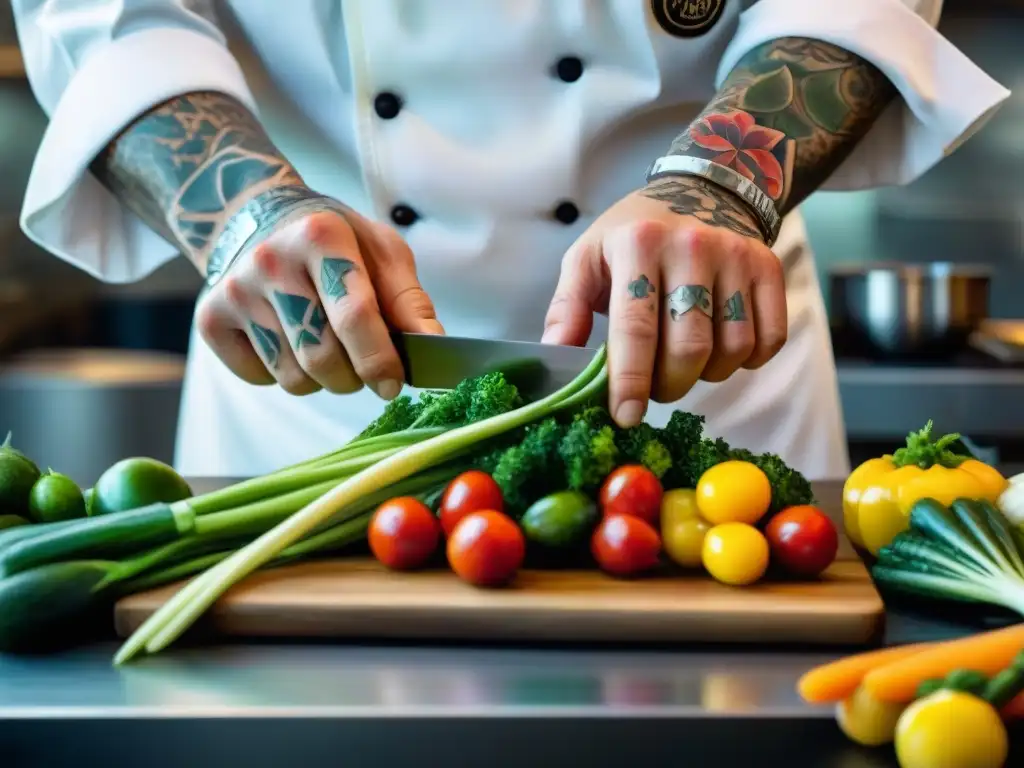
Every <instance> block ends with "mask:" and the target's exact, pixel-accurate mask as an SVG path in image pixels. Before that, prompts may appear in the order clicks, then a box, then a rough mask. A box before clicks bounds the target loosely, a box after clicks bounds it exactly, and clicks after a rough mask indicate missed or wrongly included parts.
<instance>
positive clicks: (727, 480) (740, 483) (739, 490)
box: [697, 461, 772, 525]
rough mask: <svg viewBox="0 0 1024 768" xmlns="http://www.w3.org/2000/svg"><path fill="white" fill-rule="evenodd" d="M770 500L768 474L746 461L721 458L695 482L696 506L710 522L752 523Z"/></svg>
mask: <svg viewBox="0 0 1024 768" xmlns="http://www.w3.org/2000/svg"><path fill="white" fill-rule="evenodd" d="M771 503H772V485H771V483H770V482H769V481H768V476H767V475H766V474H765V473H764V472H762V471H761V469H760V468H758V467H756V466H754V465H753V464H751V463H750V462H749V461H723V462H722V463H721V464H716V465H715V466H713V467H711V469H709V470H707V471H706V472H705V473H704V474H703V475H701V478H700V480H698V481H697V509H699V510H700V514H701V517H703V518H704V519H705V520H707V521H708V522H709V523H711V524H712V525H720V524H722V523H749V524H750V525H753V524H754V523H756V522H757V521H758V520H760V519H761V518H762V517H764V514H765V512H767V511H768V507H770V506H771Z"/></svg>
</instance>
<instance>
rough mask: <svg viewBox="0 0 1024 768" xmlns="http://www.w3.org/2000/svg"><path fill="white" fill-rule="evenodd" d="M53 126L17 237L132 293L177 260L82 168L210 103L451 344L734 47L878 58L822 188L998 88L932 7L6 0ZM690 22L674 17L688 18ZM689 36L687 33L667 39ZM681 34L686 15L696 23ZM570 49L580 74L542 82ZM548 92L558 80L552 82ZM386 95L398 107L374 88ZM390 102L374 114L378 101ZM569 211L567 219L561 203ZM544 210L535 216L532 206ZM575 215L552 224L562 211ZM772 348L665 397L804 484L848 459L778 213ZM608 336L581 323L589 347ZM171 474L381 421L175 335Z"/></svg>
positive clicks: (492, 308) (571, 234) (558, 250)
mask: <svg viewBox="0 0 1024 768" xmlns="http://www.w3.org/2000/svg"><path fill="white" fill-rule="evenodd" d="M13 7H14V12H15V19H16V23H17V29H18V34H19V38H20V42H21V45H22V51H23V53H24V57H25V63H26V66H27V70H28V76H29V80H30V82H31V85H32V88H33V90H34V92H35V94H36V96H37V98H38V99H39V101H40V103H41V104H42V106H43V107H44V108H45V110H46V111H47V112H48V113H49V115H50V118H51V120H50V124H49V127H48V130H47V132H46V135H45V137H44V139H43V141H42V145H41V147H40V149H39V153H38V156H37V157H36V160H35V164H34V166H33V169H32V174H31V178H30V181H29V186H28V191H27V193H26V197H25V202H24V208H23V211H22V216H21V224H22V227H23V229H24V231H25V232H26V233H27V234H28V236H29V237H31V238H32V239H33V240H34V241H35V242H37V243H38V244H40V245H41V246H42V247H44V248H46V249H47V250H49V251H51V252H52V253H54V254H56V255H57V256H58V257H60V258H62V259H65V260H67V261H69V262H71V263H73V264H76V265H77V266H79V267H80V268H82V269H83V270H86V271H87V272H89V273H91V274H93V275H95V276H96V277H98V278H100V279H102V280H105V281H108V282H112V283H117V282H127V281H133V280H138V279H139V278H141V277H143V276H145V275H146V274H148V273H149V272H151V271H152V270H153V269H155V268H156V267H157V266H159V265H160V264H162V263H164V262H166V261H167V260H168V259H171V258H173V257H175V256H176V255H177V252H176V249H175V248H174V247H172V246H171V245H169V244H168V243H166V242H165V241H163V240H162V239H161V238H160V237H158V236H157V235H156V234H155V233H154V232H152V231H151V230H150V229H149V228H147V227H146V226H145V225H144V224H143V223H142V222H141V221H140V220H139V219H137V218H136V217H135V216H134V215H133V214H132V213H130V212H129V211H128V210H127V209H126V208H125V207H124V206H122V205H121V204H120V203H119V202H118V201H117V200H116V199H115V198H114V196H113V195H111V194H110V193H109V192H107V191H106V190H105V189H104V188H103V187H102V186H101V185H100V184H99V182H98V181H97V180H96V179H95V178H94V177H93V176H91V175H90V174H89V172H88V167H87V166H88V164H89V162H90V161H91V160H92V158H93V157H95V156H96V154H97V153H98V152H99V151H100V150H101V149H102V148H103V147H104V146H105V145H106V144H107V143H108V142H109V141H110V140H111V139H112V138H113V137H114V136H115V135H116V134H117V133H118V132H119V131H120V130H121V129H122V128H123V127H124V126H125V125H126V124H127V123H128V122H129V121H131V120H132V119H133V118H135V117H136V116H138V115H139V114H141V113H143V112H145V111H146V110H147V109H149V108H150V107H152V106H154V105H156V104H158V103H160V102H161V101H163V100H166V99H168V98H171V97H173V96H176V95H180V94H183V93H186V92H190V91H202V90H215V91H221V92H225V93H228V94H231V95H233V96H235V97H236V98H238V99H240V100H241V101H242V102H244V103H245V104H247V105H249V106H250V107H251V108H252V109H253V110H254V111H257V112H258V113H259V114H260V116H261V118H262V120H263V122H264V124H265V126H266V127H267V129H268V131H269V133H270V135H271V137H272V138H273V140H274V141H275V142H276V144H277V146H278V147H279V148H280V149H281V151H282V152H283V153H284V155H285V156H286V157H288V158H289V159H290V160H291V161H292V163H293V164H294V165H295V166H296V168H297V170H298V171H299V173H300V174H301V175H302V176H303V177H304V178H305V179H306V181H307V182H308V183H309V184H310V185H311V186H312V187H313V188H315V189H317V190H319V191H321V192H323V193H326V194H330V195H332V196H334V197H336V198H338V199H340V200H342V201H344V202H346V203H347V204H349V205H351V206H353V207H354V208H356V209H357V210H359V211H360V212H362V213H363V214H365V215H367V216H370V217H373V218H377V219H381V220H388V219H389V217H390V216H391V215H392V212H393V210H394V209H395V207H396V206H407V207H408V208H411V209H412V210H413V211H415V213H416V214H417V216H418V218H417V219H416V220H415V222H413V223H412V224H410V225H408V226H403V227H401V228H400V231H401V232H402V234H403V235H404V237H405V238H406V240H407V241H408V242H409V244H410V246H411V247H412V250H413V252H414V254H415V255H416V259H417V265H418V270H419V273H420V277H421V280H422V282H423V284H424V287H425V288H426V289H427V291H428V292H429V294H430V295H431V296H432V297H433V299H434V302H435V304H436V307H437V310H438V314H439V317H440V320H441V321H442V323H443V324H444V325H445V327H446V329H447V331H448V332H449V333H450V334H453V335H461V336H477V337H489V338H509V339H528V340H536V339H538V338H539V337H540V335H541V331H542V326H543V320H544V315H545V310H546V307H547V303H548V301H549V299H550V297H551V294H552V291H553V289H554V286H555V283H556V280H557V276H558V271H559V262H560V259H561V256H562V254H563V252H564V251H565V249H566V248H567V247H568V246H569V245H570V244H571V243H572V242H573V240H574V239H575V238H576V237H577V236H578V235H579V234H580V233H581V232H583V231H584V229H585V228H586V227H587V226H588V225H589V224H590V222H591V221H592V220H593V219H594V218H595V217H596V216H598V215H599V214H600V213H601V212H602V211H603V210H604V209H605V208H607V207H608V206H609V205H611V204H612V203H613V202H615V201H616V200H617V199H619V198H621V197H622V196H623V195H625V194H627V193H628V192H630V191H631V190H633V189H636V188H637V187H639V186H641V185H642V183H643V174H644V171H645V169H646V167H647V165H648V164H649V163H650V161H651V160H652V159H654V158H656V157H658V156H660V155H661V154H663V153H664V151H665V149H666V148H667V147H668V145H669V143H670V141H671V140H672V138H673V137H674V136H675V135H677V134H678V133H679V132H680V131H682V130H683V129H684V128H685V127H686V125H687V124H688V123H689V121H690V120H691V119H692V117H693V116H694V115H695V114H696V113H697V111H698V110H699V109H700V108H701V107H702V106H703V105H704V104H705V103H707V101H708V100H709V99H710V98H711V96H712V95H713V93H714V91H715V89H716V87H717V86H718V85H719V84H720V83H721V82H722V80H723V79H724V78H725V77H726V75H727V74H728V73H729V71H730V70H731V69H732V68H733V67H734V66H735V65H736V63H737V62H738V61H739V60H740V58H741V57H742V56H743V55H744V54H746V53H747V52H748V51H750V50H751V49H753V48H754V47H756V46H758V45H760V44H762V43H765V42H768V41H770V40H773V39H777V38H779V37H785V36H799V37H807V38H815V39H820V40H823V41H825V42H829V43H833V44H835V45H839V46H841V47H843V48H845V49H847V50H850V51H852V52H854V53H857V54H858V55H860V56H861V57H863V58H865V59H867V60H868V61H871V62H873V63H874V64H875V65H876V66H878V67H879V68H880V69H881V70H882V71H883V72H884V73H885V74H886V75H887V76H888V77H889V79H890V80H891V81H892V82H893V83H894V84H895V85H896V87H897V88H898V89H899V93H900V96H901V98H900V99H899V100H897V101H896V102H895V103H894V104H892V106H891V108H889V109H888V110H887V111H886V112H885V113H884V114H883V115H882V117H881V118H880V119H879V120H878V121H877V123H876V124H875V125H874V127H873V128H872V129H871V130H870V132H869V133H868V135H867V136H866V137H865V138H864V140H863V141H862V142H861V143H860V144H859V146H858V147H857V148H856V149H855V150H854V152H853V153H852V154H851V155H850V157H849V158H848V159H847V160H846V161H845V162H844V163H843V164H842V166H841V167H840V168H839V169H838V170H837V171H836V172H835V173H834V174H833V175H832V177H831V178H830V179H829V180H828V181H827V183H826V184H825V186H824V188H825V189H830V190H843V189H862V188H867V187H874V186H881V185H891V184H905V183H907V182H910V181H912V180H913V179H916V178H917V177H918V176H920V175H921V174H923V173H924V172H925V171H927V170H928V169H929V168H931V167H932V166H933V165H934V164H935V163H936V162H938V161H939V160H940V159H941V158H942V157H943V156H944V155H946V154H947V153H949V152H950V151H952V150H953V149H954V148H956V147H957V146H958V145H959V144H960V143H961V142H962V141H964V140H965V139H966V138H968V137H969V136H970V135H971V134H972V133H974V132H975V131H976V130H977V129H978V128H979V127H980V126H981V124H982V123H984V122H985V120H986V119H987V118H989V117H990V116H991V114H992V113H993V112H994V110H995V109H996V108H997V107H998V105H999V104H1001V103H1002V102H1003V101H1004V100H1005V99H1006V98H1007V96H1008V92H1007V91H1006V89H1004V88H1003V87H1001V86H1000V85H999V84H998V83H996V82H995V81H993V80H992V79H991V78H990V77H988V75H986V74H985V73H984V72H982V71H981V70H980V69H978V68H977V67H976V66H975V65H974V64H973V63H972V62H971V61H969V60H968V59H967V58H966V57H965V56H964V55H963V54H962V53H961V52H959V51H958V50H957V49H956V48H955V47H954V46H952V45H951V44H950V43H949V42H948V41H947V40H945V39H944V38H943V37H942V36H941V35H939V34H938V33H937V32H936V31H935V29H934V25H935V24H936V23H937V20H938V16H939V12H940V8H941V0H856V1H855V2H853V1H851V0H707V1H705V0H702V1H701V2H681V0H289V1H288V2H284V0H223V2H213V0H208V1H203V0H13ZM687 14H688V15H687ZM687 25H689V26H688V28H684V27H687ZM701 25H703V26H701ZM573 57H575V58H576V59H579V61H580V62H581V63H582V70H583V71H582V76H580V77H579V78H578V79H575V80H573V79H572V77H571V76H570V77H567V78H565V79H563V76H560V75H559V72H560V69H559V67H558V64H559V62H560V61H563V60H565V59H571V58H573ZM566 80H571V81H570V82H567V81H566ZM382 93H391V94H393V95H395V96H397V97H398V98H399V99H400V107H401V108H400V109H399V111H398V114H397V115H392V114H390V113H387V112H386V111H382V113H381V114H378V112H377V111H375V103H378V102H379V100H378V99H377V98H376V97H377V96H379V95H380V94H382ZM393 104H394V102H392V105H393ZM566 203H570V204H571V205H565V204H566ZM556 210H557V211H559V215H555V213H554V212H555V211H556ZM574 212H578V218H576V219H575V220H573V216H572V214H573V213H574ZM775 251H776V253H777V254H778V256H779V257H780V258H781V259H783V261H784V263H785V266H786V279H787V297H788V307H789V325H790V327H789V342H788V344H787V345H786V346H785V348H784V349H783V350H782V352H780V353H779V355H778V356H777V357H776V358H775V359H774V360H773V361H771V362H770V363H769V364H768V365H766V366H764V367H763V368H761V369H760V370H758V371H739V372H738V373H736V374H735V375H734V376H732V377H731V378H730V379H729V380H728V381H726V382H724V383H720V384H705V383H703V382H702V383H699V384H698V385H697V386H696V387H695V388H694V389H693V390H692V391H691V392H690V393H689V394H688V395H687V396H686V397H685V398H684V399H683V400H682V401H681V402H680V403H677V404H674V405H672V406H660V405H653V404H652V406H651V408H650V410H649V414H648V418H649V420H650V421H651V422H652V423H655V424H659V423H663V422H664V421H665V420H666V419H667V418H668V415H669V413H670V412H671V410H672V408H674V407H681V408H684V409H687V410H691V411H696V412H699V413H703V414H705V415H706V416H707V418H708V430H709V432H711V433H713V434H715V435H720V436H723V437H725V438H726V439H727V440H729V441H730V442H733V443H735V444H738V445H743V446H745V447H748V448H750V449H752V450H755V451H764V450H772V451H775V452H778V453H780V454H781V455H782V456H783V457H784V458H786V459H787V460H789V461H790V462H792V463H793V464H795V465H796V466H797V467H799V468H800V469H802V470H803V471H804V472H806V473H807V474H808V475H809V476H810V477H811V478H814V479H816V478H827V477H841V476H843V475H844V474H845V473H846V472H847V471H848V459H847V453H846V444H845V435H844V430H843V425H842V417H841V412H840V406H839V399H838V390H837V383H836V374H835V367H834V363H833V359H832V352H831V346H830V343H829V337H828V331H827V322H826V316H825V312H824V308H823V302H822V297H821V292H820V288H819V285H818V281H817V277H816V273H815V269H814V264H813V260H812V257H811V254H810V252H809V250H808V247H807V243H806V237H805V231H804V228H803V224H802V222H801V220H800V218H799V215H798V214H796V213H793V214H790V215H789V216H788V218H787V220H786V222H785V223H784V226H783V229H782V233H781V236H780V238H779V241H778V243H777V244H776V246H775ZM605 332H606V322H605V320H604V318H598V322H597V327H596V328H595V331H594V336H593V337H592V343H594V344H596V343H599V342H600V341H601V340H602V338H603V337H604V334H605ZM192 342H193V343H192V346H191V352H190V360H189V363H188V368H187V378H186V383H185V388H184V395H183V403H182V416H181V421H180V428H179V430H180V431H179V436H178V451H177V466H178V468H179V470H180V471H182V472H184V473H186V474H191V475H221V476H243V475H252V474H256V473H262V472H266V471H270V470H273V469H275V468H278V467H280V466H282V465H286V464H290V463H293V462H297V461H300V460H302V459H304V458H307V457H309V456H313V455H316V454H319V453H322V452H326V451H328V450H331V449H333V448H335V447H337V446H338V445H339V444H341V443H342V442H344V441H345V440H347V439H348V438H350V437H352V436H353V435H354V434H355V433H356V432H357V431H358V430H359V429H361V428H362V427H363V426H364V425H365V424H366V423H367V422H368V421H369V420H370V419H371V418H372V417H374V416H375V415H376V414H377V413H378V412H379V411H380V409H381V407H382V403H381V401H379V400H378V399H377V398H376V396H375V395H373V394H372V393H370V392H369V390H364V391H362V392H360V393H357V394H354V395H345V396H338V395H332V394H329V393H326V392H320V393H317V394H314V395H310V396H307V397H302V398H299V397H293V396H291V395H288V394H287V393H285V392H283V391H282V390H281V389H280V388H277V387H254V386H250V385H248V384H246V383H244V382H242V381H240V380H238V379H237V378H235V377H234V376H233V375H232V374H231V373H230V372H229V371H228V370H227V368H225V367H224V365H223V364H222V363H221V362H220V361H219V360H218V359H217V358H216V357H215V356H214V355H213V354H212V352H211V351H210V350H209V349H208V348H207V347H206V346H205V345H204V344H203V342H202V341H201V340H200V339H199V338H198V336H197V335H196V334H195V333H194V332H193V338H192Z"/></svg>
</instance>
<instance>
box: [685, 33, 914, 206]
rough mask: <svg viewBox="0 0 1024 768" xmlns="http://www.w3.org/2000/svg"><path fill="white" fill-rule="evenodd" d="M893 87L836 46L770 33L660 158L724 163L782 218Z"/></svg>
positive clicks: (825, 173) (835, 161)
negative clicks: (763, 196) (764, 197)
mask: <svg viewBox="0 0 1024 768" xmlns="http://www.w3.org/2000/svg"><path fill="white" fill-rule="evenodd" d="M896 93H897V92H896V88H895V87H894V86H893V84H892V83H891V82H890V81H889V80H888V78H887V77H886V76H885V74H883V73H882V72H881V70H879V69H878V68H877V67H876V66H874V65H873V64H871V63H870V62H868V61H867V60H865V59H862V58H861V57H859V56H857V55H856V54H854V53H851V52H849V51H847V50H844V49H843V48H841V47H839V46H836V45H832V44H831V43H825V42H821V41H819V40H811V39H807V38H799V37H784V38H778V39H775V40H772V41H770V42H767V43H764V44H762V45H759V46H757V47H756V48H754V49H752V50H751V51H749V52H748V53H747V54H746V55H745V56H743V58H742V59H740V60H739V61H738V62H737V63H736V66H735V67H734V68H733V70H732V71H731V72H730V73H729V75H728V77H727V78H726V79H725V82H723V83H722V87H721V89H720V90H719V92H718V93H717V94H716V95H715V96H714V98H713V99H712V100H711V103H710V104H708V106H707V107H706V108H705V109H704V111H703V113H701V115H700V116H698V118H697V119H696V120H695V121H694V122H693V123H692V124H691V126H690V127H689V128H688V129H687V130H686V131H684V132H683V133H681V134H679V136H677V137H676V139H675V140H674V141H673V142H672V146H671V147H670V148H669V154H673V155H683V156H688V157H697V158H701V159H704V160H710V161H711V162H715V163H719V164H721V165H724V166H726V167H727V168H731V169H732V170H734V171H736V172H737V173H740V174H741V175H743V176H745V177H746V178H748V179H750V180H751V181H752V182H753V183H754V184H755V185H757V186H758V187H760V188H761V190H762V191H763V192H764V193H765V194H767V195H768V196H769V197H770V198H771V199H772V200H773V201H774V202H775V205H776V208H777V209H778V211H779V213H780V214H782V215H785V214H786V213H788V212H789V211H791V210H793V208H795V207H796V206H797V205H799V204H800V203H801V202H802V201H803V200H804V199H805V198H806V197H807V196H808V195H809V194H810V193H811V192H813V191H814V190H815V189H817V188H818V187H819V186H820V185H821V184H822V182H824V181H825V180H826V179H827V178H828V177H829V176H831V175H832V173H833V172H834V171H835V169H836V168H838V167H839V165H840V164H841V163H842V162H843V161H844V160H845V159H846V158H847V157H848V156H849V155H850V152H852V151H853V148H854V147H855V146H856V145H857V142H859V141H860V140H861V139H862V138H863V137H864V136H865V134H867V132H868V131H869V130H870V128H871V126H872V125H873V124H874V122H875V120H876V119H877V118H878V116H879V115H880V114H881V113H882V112H883V110H884V109H885V108H886V106H887V105H888V104H889V103H890V102H891V101H892V100H893V99H894V98H895V97H896Z"/></svg>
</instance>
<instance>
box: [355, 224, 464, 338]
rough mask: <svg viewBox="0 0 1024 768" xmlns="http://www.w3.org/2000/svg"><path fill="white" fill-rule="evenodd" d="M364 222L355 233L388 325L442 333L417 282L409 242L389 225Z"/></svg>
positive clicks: (432, 306) (430, 306) (430, 303)
mask: <svg viewBox="0 0 1024 768" xmlns="http://www.w3.org/2000/svg"><path fill="white" fill-rule="evenodd" d="M365 224H366V226H363V227H360V228H359V230H357V236H358V237H359V239H360V248H361V250H363V253H364V257H363V258H364V260H365V261H366V265H367V266H366V268H367V270H368V271H369V272H370V279H371V280H372V281H373V287H374V290H375V291H376V293H377V303H378V304H379V305H380V310H381V314H382V315H383V316H384V319H385V320H386V321H387V323H388V325H389V326H390V327H391V328H392V329H393V330H396V331H404V332H406V333H431V334H444V328H443V327H442V326H441V323H440V322H438V319H437V312H436V310H435V309H434V302H433V301H431V299H430V296H428V295H427V292H426V291H425V290H424V289H423V286H422V285H421V284H420V280H419V277H418V275H417V274H416V260H415V258H414V257H413V254H412V250H411V249H410V248H409V246H408V244H407V243H406V242H405V240H403V239H402V237H401V236H400V235H399V234H398V233H397V232H395V231H394V230H393V229H391V228H390V227H387V226H381V225H379V224H374V223H370V222H365Z"/></svg>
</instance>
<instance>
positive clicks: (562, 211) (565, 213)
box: [555, 200, 580, 224]
mask: <svg viewBox="0 0 1024 768" xmlns="http://www.w3.org/2000/svg"><path fill="white" fill-rule="evenodd" d="M579 217H580V209H579V208H577V207H576V206H575V205H573V204H572V203H570V202H569V201H568V200H566V201H565V202H564V203H559V204H558V207H557V208H555V218H556V219H558V220H559V221H560V222H562V223H563V224H573V223H575V221H576V219H578V218H579Z"/></svg>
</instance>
